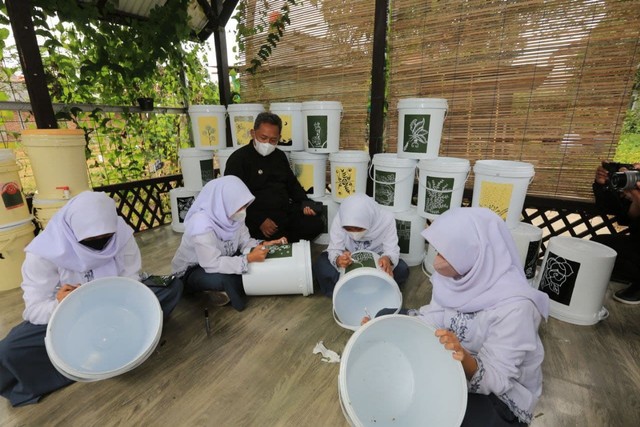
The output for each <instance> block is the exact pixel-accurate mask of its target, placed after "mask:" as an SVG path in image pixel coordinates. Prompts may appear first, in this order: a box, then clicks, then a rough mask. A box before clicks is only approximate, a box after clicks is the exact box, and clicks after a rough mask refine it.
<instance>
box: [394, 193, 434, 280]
mask: <svg viewBox="0 0 640 427" xmlns="http://www.w3.org/2000/svg"><path fill="white" fill-rule="evenodd" d="M395 217H396V230H397V231H398V245H399V246H400V258H401V259H403V260H404V262H406V263H407V265H408V266H409V267H413V266H415V265H420V263H421V262H422V261H423V260H424V257H425V240H424V237H422V235H421V234H420V233H422V231H423V230H424V229H425V227H426V225H427V220H426V219H424V218H423V217H422V216H420V215H418V209H417V208H416V207H415V206H413V207H411V209H408V210H406V211H404V212H396V213H395Z"/></svg>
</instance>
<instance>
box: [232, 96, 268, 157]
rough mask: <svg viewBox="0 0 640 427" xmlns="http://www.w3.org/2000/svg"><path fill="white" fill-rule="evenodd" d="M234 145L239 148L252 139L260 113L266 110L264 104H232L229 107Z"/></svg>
mask: <svg viewBox="0 0 640 427" xmlns="http://www.w3.org/2000/svg"><path fill="white" fill-rule="evenodd" d="M227 112H228V113H229V123H230V126H231V139H232V142H233V146H234V147H236V148H238V147H241V146H243V145H247V144H248V143H249V141H251V129H253V125H254V123H255V121H256V117H257V116H258V114H260V113H262V112H264V106H263V105H262V104H231V105H229V106H228V107H227Z"/></svg>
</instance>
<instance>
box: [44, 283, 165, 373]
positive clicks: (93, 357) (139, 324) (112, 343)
mask: <svg viewBox="0 0 640 427" xmlns="http://www.w3.org/2000/svg"><path fill="white" fill-rule="evenodd" d="M161 332H162V309H161V308H160V303H159V302H158V298H157V297H156V296H155V294H154V293H153V292H152V291H151V290H150V289H149V288H148V287H147V286H146V285H144V284H142V283H140V282H138V281H136V280H133V279H129V278H125V277H105V278H101V279H96V280H93V281H91V282H88V283H86V284H84V285H82V286H80V287H79V288H78V289H76V290H75V291H73V292H71V293H70V294H69V295H68V296H67V297H66V298H65V299H64V300H62V302H61V303H60V304H58V306H57V307H56V309H55V310H54V312H53V314H52V316H51V320H50V321H49V324H48V325H47V333H46V335H45V339H44V342H45V347H46V349H47V354H48V355H49V359H51V363H52V364H53V366H54V367H55V368H56V369H57V370H58V371H59V372H60V373H61V374H62V375H65V376H66V377H68V378H71V379H73V380H76V381H97V380H103V379H107V378H111V377H114V376H117V375H120V374H123V373H125V372H128V371H130V370H132V369H134V368H136V367H137V366H139V365H140V364H142V362H144V361H145V360H146V359H147V358H148V357H149V356H150V355H151V353H152V352H153V350H154V349H155V347H156V345H157V344H158V341H159V339H160V334H161Z"/></svg>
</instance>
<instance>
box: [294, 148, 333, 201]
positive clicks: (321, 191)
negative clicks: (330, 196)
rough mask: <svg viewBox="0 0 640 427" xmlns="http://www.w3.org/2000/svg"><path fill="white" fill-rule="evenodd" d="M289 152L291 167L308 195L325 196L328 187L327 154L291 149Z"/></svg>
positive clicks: (313, 196)
mask: <svg viewBox="0 0 640 427" xmlns="http://www.w3.org/2000/svg"><path fill="white" fill-rule="evenodd" d="M289 154H290V157H289V159H290V163H291V169H292V170H293V173H294V175H295V176H296V178H298V182H299V183H300V185H301V186H302V188H303V189H304V191H305V193H307V196H309V197H311V198H319V197H323V196H324V195H325V189H326V187H327V155H326V154H314V153H307V152H306V151H291V152H289Z"/></svg>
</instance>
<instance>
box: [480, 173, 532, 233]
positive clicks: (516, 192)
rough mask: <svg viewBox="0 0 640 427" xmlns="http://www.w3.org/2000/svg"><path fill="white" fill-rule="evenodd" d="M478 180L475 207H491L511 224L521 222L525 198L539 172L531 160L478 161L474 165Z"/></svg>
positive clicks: (516, 224)
mask: <svg viewBox="0 0 640 427" xmlns="http://www.w3.org/2000/svg"><path fill="white" fill-rule="evenodd" d="M473 172H474V174H475V181H474V183H473V199H472V201H471V206H473V207H481V208H489V209H491V210H492V211H494V212H495V213H496V214H498V215H499V216H500V217H501V218H502V219H503V220H505V222H506V223H507V227H509V228H514V227H517V226H518V224H519V223H520V216H521V214H522V208H523V207H524V199H525V197H526V195H527V189H528V188H529V183H530V182H531V181H532V180H533V176H534V175H535V171H534V169H533V165H532V164H531V163H525V162H514V161H509V160H478V161H477V162H476V163H475V164H474V165H473Z"/></svg>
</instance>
